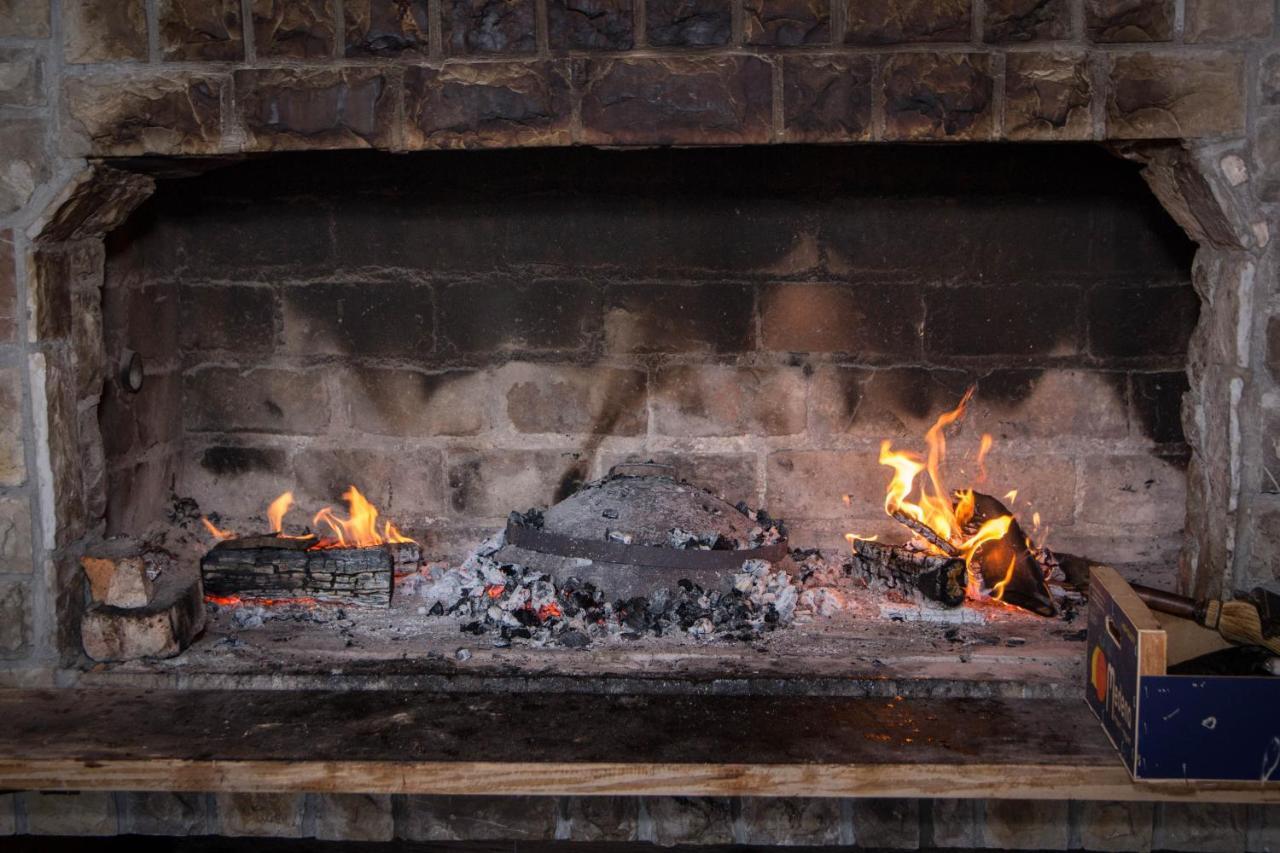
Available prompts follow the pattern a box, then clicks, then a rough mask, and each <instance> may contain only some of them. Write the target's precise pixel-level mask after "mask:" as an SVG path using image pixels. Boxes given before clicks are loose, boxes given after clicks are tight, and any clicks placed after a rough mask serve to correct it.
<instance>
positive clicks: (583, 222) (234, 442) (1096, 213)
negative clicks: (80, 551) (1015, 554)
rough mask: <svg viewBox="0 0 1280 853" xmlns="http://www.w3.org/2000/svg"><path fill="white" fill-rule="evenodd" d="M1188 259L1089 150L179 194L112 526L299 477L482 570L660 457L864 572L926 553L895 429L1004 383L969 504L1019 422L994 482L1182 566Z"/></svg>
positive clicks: (966, 455)
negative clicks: (915, 530) (498, 549)
mask: <svg viewBox="0 0 1280 853" xmlns="http://www.w3.org/2000/svg"><path fill="white" fill-rule="evenodd" d="M1055 170H1060V171H1055ZM442 172H443V173H447V175H448V177H447V178H445V177H442V176H441V173H442ZM743 175H752V176H757V177H756V178H755V180H754V181H753V182H751V183H748V184H746V185H744V183H743V181H742V176H743ZM1065 175H1070V176H1071V177H1070V178H1069V179H1067V178H1065V177H1064V176H1065ZM1192 253H1193V246H1192V244H1191V243H1190V241H1189V240H1187V238H1186V237H1185V235H1183V234H1182V233H1181V232H1180V230H1179V229H1178V228H1177V226H1176V225H1174V223H1173V222H1172V221H1171V220H1170V219H1168V217H1167V215H1166V214H1165V213H1164V212H1163V211H1162V210H1161V209H1160V207H1159V205H1158V204H1157V203H1156V201H1155V200H1154V198H1153V197H1152V196H1151V194H1150V192H1149V191H1148V189H1147V187H1146V185H1145V184H1144V183H1143V181H1142V180H1141V178H1140V177H1139V175H1138V170H1137V168H1136V167H1135V166H1133V165H1132V164H1128V163H1125V162H1123V161H1121V160H1118V159H1116V158H1114V157H1112V156H1110V155H1108V154H1107V153H1106V152H1104V151H1102V150H1101V149H1098V148H1096V147H1093V146H1086V147H1082V146H1076V147H1072V148H1063V149H1060V150H1057V151H1054V152H1052V153H1049V152H1043V151H1038V150H1036V149H1021V150H1017V151H1012V152H1003V153H996V152H992V151H991V150H990V149H983V148H979V147H973V146H959V147H954V148H948V149H946V150H943V151H927V150H924V149H905V148H901V147H894V148H857V149H854V148H827V149H820V148H786V149H780V150H775V151H768V152H766V151H762V150H751V149H738V150H733V151H717V152H699V151H681V152H594V153H593V152H585V151H577V152H520V153H517V152H512V153H507V154H501V155H497V154H489V155H475V154H435V155H419V156H417V157H416V158H408V159H406V158H404V157H400V158H386V157H383V156H379V155H330V156H327V157H323V158H319V159H317V158H315V157H309V158H301V159H300V158H297V157H294V158H293V159H289V160H281V159H279V158H276V159H273V160H271V161H266V162H263V163H260V164H246V165H242V166H237V167H228V168H223V169H218V170H215V171H213V172H211V173H209V174H207V175H205V176H204V177H202V178H200V179H194V180H191V179H188V180H170V181H165V180H162V181H161V182H160V187H159V189H158V190H157V192H156V195H155V197H154V198H153V199H152V200H151V201H150V202H148V203H147V205H146V206H145V207H144V208H143V210H142V211H140V213H139V215H138V216H137V217H135V220H134V221H132V222H131V223H130V224H129V225H127V226H126V227H125V228H124V229H121V230H119V231H117V232H116V234H115V235H114V236H113V238H112V239H111V240H110V241H109V247H108V258H107V263H106V286H105V289H104V291H103V293H104V308H103V317H104V324H105V329H106V338H107V345H106V358H107V362H108V363H109V364H119V363H121V362H122V361H123V360H124V358H125V355H126V354H127V353H131V352H132V353H138V354H139V355H140V356H141V357H143V358H144V360H145V364H146V373H147V382H146V385H144V387H143V389H142V391H141V392H140V393H138V394H131V393H129V392H127V391H124V390H122V389H121V385H120V381H119V379H118V373H119V371H109V372H108V377H107V385H106V391H105V394H104V396H103V402H102V410H101V411H102V432H103V437H104V439H105V451H106V461H107V464H108V477H107V490H106V495H107V499H106V503H105V509H106V523H107V531H108V533H138V532H139V531H140V530H142V529H145V527H146V526H147V524H148V523H152V522H157V523H161V524H164V523H167V517H168V511H169V507H170V505H171V503H172V499H173V496H174V494H175V487H174V480H175V477H176V481H177V486H176V494H178V495H180V496H182V497H193V498H195V499H196V500H197V501H198V503H199V504H200V506H201V507H202V508H203V509H204V510H205V511H206V512H212V513H217V518H218V521H219V523H220V524H223V525H224V526H230V527H231V528H232V529H236V530H241V531H245V532H248V531H250V530H254V529H258V528H261V526H262V524H263V522H262V517H263V510H264V508H265V505H266V503H267V502H268V501H269V500H270V499H271V498H273V497H274V496H275V495H276V494H279V493H280V492H282V491H284V490H285V489H293V490H294V491H295V494H296V496H297V498H298V502H299V505H300V509H299V511H298V512H297V513H296V515H294V516H293V517H292V519H291V520H292V522H293V523H294V524H295V525H302V524H306V523H308V520H309V519H310V517H311V515H312V514H314V513H315V511H316V510H318V509H319V508H320V507H322V506H324V505H326V504H328V503H332V502H333V501H335V500H337V498H338V496H339V495H340V494H341V493H342V491H343V490H344V489H345V488H346V486H347V484H348V483H354V484H356V485H357V486H358V487H359V488H360V489H361V490H362V491H364V492H365V493H366V494H367V495H368V496H369V497H370V498H371V499H372V500H374V501H375V503H377V505H378V506H379V507H380V508H381V509H382V510H383V511H384V512H386V513H388V514H390V515H391V516H392V517H393V518H395V519H396V521H397V523H398V524H401V525H404V526H406V527H407V528H408V529H409V530H411V531H413V533H414V534H415V535H416V536H418V537H419V538H420V541H424V542H425V543H427V544H428V545H429V547H430V552H431V554H432V555H433V556H439V557H454V558H457V557H460V556H461V555H463V554H465V553H466V550H467V549H469V548H470V547H472V546H473V545H474V544H475V541H476V537H477V535H479V534H478V532H477V531H483V530H489V529H493V528H495V527H497V526H500V525H501V523H502V520H503V519H504V518H505V517H506V515H507V513H509V512H510V511H512V510H524V509H526V508H528V507H529V506H535V505H537V506H546V505H549V504H550V503H553V502H555V501H556V500H558V499H560V498H563V497H565V496H566V495H567V494H568V493H569V492H571V491H572V490H573V489H574V488H575V487H576V484H578V483H580V482H582V481H583V480H585V479H588V478H590V477H594V476H599V475H600V474H602V473H603V472H604V471H606V470H607V469H608V467H609V466H610V465H612V464H614V463H616V462H619V461H622V460H624V459H628V458H631V459H641V460H643V459H646V458H651V457H653V458H659V459H666V460H676V461H679V462H680V463H681V464H682V465H684V466H685V471H684V473H685V474H686V475H687V476H688V477H689V478H690V479H692V480H695V481H698V482H703V483H705V484H707V485H708V486H710V487H712V488H713V489H715V490H717V491H719V492H720V493H721V494H723V495H724V496H725V497H727V498H728V499H729V500H730V501H732V502H736V501H739V500H746V501H747V502H749V503H751V504H753V505H764V506H767V507H769V508H770V510H771V511H772V512H773V513H774V514H776V515H780V516H781V517H783V518H785V519H786V520H787V522H788V524H789V526H790V527H791V529H792V534H793V541H794V542H795V543H796V544H797V545H802V546H816V545H820V546H822V547H826V548H834V549H837V550H842V549H843V548H844V547H845V544H844V541H843V534H844V533H845V532H846V531H848V530H850V529H855V530H859V531H862V532H863V533H868V532H880V533H890V532H895V533H898V534H899V536H900V531H893V527H894V526H895V525H893V523H892V522H889V521H888V519H887V518H886V517H885V515H884V512H883V509H882V501H883V494H884V490H885V486H886V484H887V482H888V479H889V475H890V471H889V469H888V468H885V467H883V466H880V465H878V464H877V462H876V456H877V453H878V449H879V443H880V441H881V440H882V439H886V438H887V439H891V440H892V441H893V442H894V443H895V445H897V446H900V447H909V448H913V449H920V448H921V447H922V437H923V434H924V432H925V430H926V429H927V428H928V426H929V424H930V423H931V421H932V420H933V418H935V417H936V416H937V415H939V414H940V413H941V412H943V411H945V410H946V409H948V408H951V407H952V406H954V405H955V404H956V403H957V402H958V400H959V399H960V398H961V396H962V395H963V393H964V391H965V389H966V388H967V387H969V386H970V385H976V386H977V395H976V397H975V402H974V405H973V409H972V412H971V415H970V417H969V418H968V419H967V420H966V422H965V423H964V425H963V428H962V429H961V430H960V431H959V432H958V433H957V434H956V435H955V436H954V437H953V439H952V444H951V448H952V454H953V462H954V463H955V464H954V465H953V466H951V467H952V470H954V471H955V472H956V473H957V475H961V476H963V477H965V478H966V479H961V480H958V481H957V482H956V484H957V485H959V484H962V483H973V482H974V481H976V480H977V479H979V478H980V476H981V473H980V472H979V470H978V469H977V466H976V464H975V460H974V458H973V456H974V453H975V450H976V447H977V443H978V440H979V436H980V435H981V434H982V433H984V432H987V433H991V434H992V435H994V436H995V439H996V442H997V444H996V447H995V450H994V452H993V453H992V454H991V455H990V457H989V462H988V465H987V468H988V470H989V474H990V476H989V479H988V480H987V481H986V482H985V483H983V484H982V488H985V489H987V490H990V491H992V492H994V493H996V494H1001V495H1003V494H1004V493H1005V492H1007V491H1009V490H1011V489H1017V490H1019V493H1020V497H1019V501H1018V504H1017V506H1018V507H1019V508H1020V509H1021V511H1022V515H1023V516H1024V517H1026V518H1027V519H1028V524H1030V519H1031V516H1032V514H1033V513H1039V515H1040V516H1041V518H1042V519H1043V522H1044V525H1045V527H1046V528H1047V530H1046V531H1042V532H1045V533H1047V535H1048V537H1049V539H1050V540H1051V541H1053V542H1054V543H1055V544H1056V545H1058V546H1060V547H1061V548H1063V549H1065V550H1069V551H1073V552H1080V553H1087V554H1090V555H1092V556H1093V557H1095V558H1097V559H1102V560H1107V561H1110V562H1113V563H1115V564H1118V565H1120V564H1133V563H1140V564H1143V565H1144V566H1156V567H1160V566H1164V567H1170V566H1172V565H1174V564H1175V563H1176V560H1177V552H1178V549H1179V548H1180V547H1181V537H1180V535H1179V532H1180V531H1181V530H1182V526H1183V521H1184V515H1185V511H1184V505H1185V503H1186V490H1185V476H1184V473H1183V470H1184V468H1185V464H1186V461H1187V448H1186V445H1185V443H1184V441H1183V436H1182V432H1181V427H1180V423H1181V422H1180V400H1181V396H1182V393H1183V392H1184V391H1185V390H1186V387H1187V383H1186V377H1185V366H1186V362H1187V342H1188V339H1189V337H1190V335H1191V331H1192V329H1193V328H1194V326H1195V322H1196V317H1197V314H1198V310H1199V300H1198V298H1197V297H1196V294H1195V292H1194V290H1193V289H1192V287H1191V269H1190V267H1191V257H1192ZM845 494H849V495H851V498H852V499H851V502H850V503H849V504H848V505H846V504H845V503H844V502H842V499H841V498H842V496H843V495H845ZM96 517H97V516H95V518H96Z"/></svg>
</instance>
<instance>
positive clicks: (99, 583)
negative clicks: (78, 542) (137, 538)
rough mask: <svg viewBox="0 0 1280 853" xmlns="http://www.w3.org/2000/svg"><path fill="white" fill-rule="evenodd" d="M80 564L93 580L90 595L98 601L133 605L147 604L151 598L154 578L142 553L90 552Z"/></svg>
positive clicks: (99, 602)
mask: <svg viewBox="0 0 1280 853" xmlns="http://www.w3.org/2000/svg"><path fill="white" fill-rule="evenodd" d="M80 566H81V567H82V568H83V569H84V574H85V577H87V578H88V579H89V596H90V598H92V599H93V601H94V602H95V603H97V604H107V605H110V606H112V607H123V608H131V607H146V606H147V604H148V603H149V602H150V601H151V593H152V585H151V579H150V578H148V577H147V563H146V560H145V559H144V558H143V557H142V556H141V555H137V554H134V555H128V556H122V555H121V556H95V555H93V554H86V555H85V556H83V557H81V558H80Z"/></svg>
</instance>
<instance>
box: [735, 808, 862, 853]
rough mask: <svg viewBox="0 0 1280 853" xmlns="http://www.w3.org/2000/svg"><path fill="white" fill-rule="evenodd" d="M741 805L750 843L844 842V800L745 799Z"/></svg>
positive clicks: (742, 820)
mask: <svg viewBox="0 0 1280 853" xmlns="http://www.w3.org/2000/svg"><path fill="white" fill-rule="evenodd" d="M740 803H741V810H742V813H741V822H742V825H743V826H744V828H745V830H746V832H745V834H746V838H745V841H746V843H747V844H767V845H780V846H795V845H811V846H828V845H834V844H839V843H840V842H841V836H842V834H843V829H844V827H843V823H844V821H843V818H842V814H841V809H842V805H843V804H842V803H841V801H840V800H837V799H833V798H823V799H809V798H804V797H744V798H743V799H742V800H740Z"/></svg>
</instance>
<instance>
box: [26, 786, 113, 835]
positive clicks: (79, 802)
mask: <svg viewBox="0 0 1280 853" xmlns="http://www.w3.org/2000/svg"><path fill="white" fill-rule="evenodd" d="M22 806H23V811H25V812H26V815H27V832H29V833H31V834H32V835H76V836H88V835H115V834H116V832H117V819H116V801H115V795H113V794H112V793H111V792H110V791H79V792H74V793H73V792H59V791H50V792H48V793H38V792H35V791H29V792H27V793H24V794H23V795H22Z"/></svg>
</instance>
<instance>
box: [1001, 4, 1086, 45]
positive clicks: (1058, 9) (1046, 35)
mask: <svg viewBox="0 0 1280 853" xmlns="http://www.w3.org/2000/svg"><path fill="white" fill-rule="evenodd" d="M982 37H983V40H984V41H988V42H993V43H996V44H1013V43H1017V42H1028V41H1056V40H1059V39H1067V38H1070V37H1071V4H1070V2H1069V0H987V4H986V14H985V16H984V17H983V19H982Z"/></svg>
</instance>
